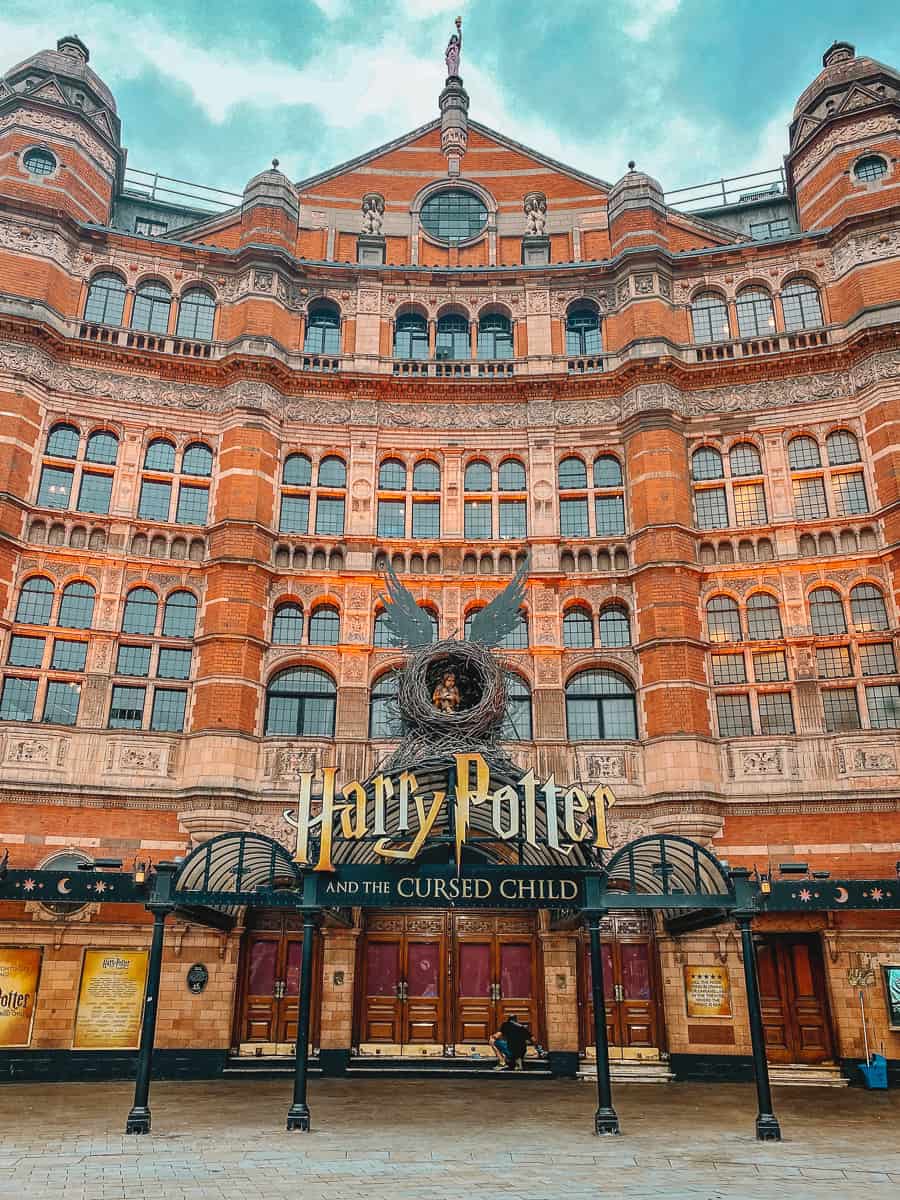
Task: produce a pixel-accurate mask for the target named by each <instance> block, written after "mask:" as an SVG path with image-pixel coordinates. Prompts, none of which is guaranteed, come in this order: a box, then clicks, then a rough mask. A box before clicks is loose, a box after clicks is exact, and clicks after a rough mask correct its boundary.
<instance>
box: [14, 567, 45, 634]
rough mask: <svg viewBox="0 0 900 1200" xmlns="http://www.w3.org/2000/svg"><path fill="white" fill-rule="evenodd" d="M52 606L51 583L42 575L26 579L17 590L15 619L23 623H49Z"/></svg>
mask: <svg viewBox="0 0 900 1200" xmlns="http://www.w3.org/2000/svg"><path fill="white" fill-rule="evenodd" d="M52 608H53V584H52V583H51V582H50V580H49V579H45V578H44V576H43V575H33V576H32V577H31V579H26V580H25V582H24V583H23V584H22V590H21V591H20V592H19V603H18V605H17V606H16V620H17V621H21V622H22V623H23V624H25V625H49V623H50V612H51V610H52Z"/></svg>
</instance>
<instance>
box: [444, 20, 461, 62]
mask: <svg viewBox="0 0 900 1200" xmlns="http://www.w3.org/2000/svg"><path fill="white" fill-rule="evenodd" d="M460 54H462V17H457V18H456V33H452V34H451V35H450V41H449V42H448V43H447V49H446V50H445V52H444V59H445V60H446V63H447V74H448V75H458V74H459V56H460Z"/></svg>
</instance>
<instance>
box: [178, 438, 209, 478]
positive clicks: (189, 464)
mask: <svg viewBox="0 0 900 1200" xmlns="http://www.w3.org/2000/svg"><path fill="white" fill-rule="evenodd" d="M212 466H213V452H212V450H210V448H209V446H207V445H206V443H205V442H191V444H190V445H189V446H187V447H186V448H185V451H184V454H183V455H182V458H181V473H182V475H202V476H209V475H212Z"/></svg>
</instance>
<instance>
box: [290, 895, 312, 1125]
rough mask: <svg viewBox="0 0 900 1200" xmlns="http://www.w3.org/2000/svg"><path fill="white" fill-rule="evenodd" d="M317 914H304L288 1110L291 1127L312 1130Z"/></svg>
mask: <svg viewBox="0 0 900 1200" xmlns="http://www.w3.org/2000/svg"><path fill="white" fill-rule="evenodd" d="M315 928H316V914H315V913H312V912H304V914H303V957H302V959H301V960H300V1005H299V1011H298V1013H297V1045H296V1048H295V1051H294V1102H293V1104H292V1105H291V1107H290V1109H289V1110H288V1115H287V1127H288V1130H289V1131H290V1130H293V1129H298V1130H300V1132H301V1133H308V1132H309V1105H308V1104H307V1103H306V1079H307V1073H308V1068H309V1018H310V1013H311V1011H312V965H313V935H314V933H315Z"/></svg>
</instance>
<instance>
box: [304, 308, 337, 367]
mask: <svg viewBox="0 0 900 1200" xmlns="http://www.w3.org/2000/svg"><path fill="white" fill-rule="evenodd" d="M303 352H304V354H340V352H341V312H340V309H339V308H338V306H337V305H336V304H332V303H331V302H330V301H329V300H317V301H316V302H315V303H313V304H311V305H310V306H309V312H308V315H307V318H306V337H305V338H304V341H303Z"/></svg>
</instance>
